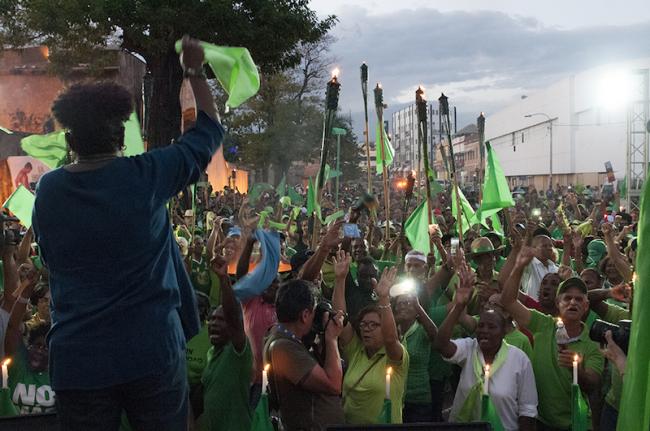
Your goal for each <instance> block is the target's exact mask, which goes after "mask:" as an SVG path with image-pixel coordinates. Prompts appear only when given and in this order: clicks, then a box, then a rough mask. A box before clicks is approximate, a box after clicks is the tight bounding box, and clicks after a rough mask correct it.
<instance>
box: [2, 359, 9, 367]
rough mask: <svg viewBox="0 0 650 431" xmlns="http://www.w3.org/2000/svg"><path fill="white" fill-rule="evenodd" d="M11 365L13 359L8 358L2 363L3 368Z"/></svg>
mask: <svg viewBox="0 0 650 431" xmlns="http://www.w3.org/2000/svg"><path fill="white" fill-rule="evenodd" d="M9 364H11V358H7V359H5V360H4V361H2V366H3V367H6V366H7V365H9Z"/></svg>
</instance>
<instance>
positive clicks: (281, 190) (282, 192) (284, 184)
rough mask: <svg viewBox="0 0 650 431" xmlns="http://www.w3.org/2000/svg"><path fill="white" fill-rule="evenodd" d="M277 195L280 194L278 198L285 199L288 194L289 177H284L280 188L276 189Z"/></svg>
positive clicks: (279, 184) (279, 185)
mask: <svg viewBox="0 0 650 431" xmlns="http://www.w3.org/2000/svg"><path fill="white" fill-rule="evenodd" d="M275 193H277V194H278V196H280V197H283V196H286V194H287V176H286V175H282V179H281V180H280V182H279V183H278V186H277V187H276V189H275Z"/></svg>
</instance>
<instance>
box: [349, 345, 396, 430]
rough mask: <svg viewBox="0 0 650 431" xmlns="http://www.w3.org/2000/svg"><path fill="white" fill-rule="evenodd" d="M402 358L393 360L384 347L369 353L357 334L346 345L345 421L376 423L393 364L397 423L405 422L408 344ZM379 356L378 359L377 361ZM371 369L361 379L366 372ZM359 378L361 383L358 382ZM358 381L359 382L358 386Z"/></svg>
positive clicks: (351, 422) (392, 386)
mask: <svg viewBox="0 0 650 431" xmlns="http://www.w3.org/2000/svg"><path fill="white" fill-rule="evenodd" d="M402 348H403V350H404V353H403V356H402V360H401V361H400V362H393V361H390V360H389V359H388V357H387V356H386V349H385V348H384V347H382V348H381V349H380V350H379V351H378V352H376V353H375V354H374V355H373V356H372V357H371V358H369V357H368V355H367V354H366V349H365V348H364V347H363V344H362V343H361V340H359V337H357V336H356V335H355V336H354V337H353V338H352V340H351V341H350V342H349V343H348V344H347V345H345V346H344V347H343V349H342V351H341V354H342V356H343V359H345V360H346V361H347V363H348V369H347V371H346V372H345V376H344V377H343V400H344V402H343V412H344V413H345V423H346V424H351V425H368V424H376V423H377V422H378V421H379V414H380V413H381V409H382V407H383V405H384V397H385V394H386V369H387V368H388V367H392V368H393V374H392V375H391V381H390V398H391V400H392V410H391V414H392V420H393V423H399V424H401V423H402V404H403V402H404V391H405V389H406V376H407V375H408V372H409V354H408V351H407V350H406V348H404V347H403V345H402ZM375 360H378V362H377V363H375V364H374V365H373V363H374V362H375ZM366 370H369V371H368V372H367V373H366V375H365V376H364V377H363V378H362V379H361V380H359V379H360V378H361V376H362V375H363V373H365V372H366ZM357 382H359V383H358V384H356V383H357ZM355 384H356V386H354V385H355Z"/></svg>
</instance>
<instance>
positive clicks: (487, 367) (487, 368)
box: [483, 364, 490, 395]
mask: <svg viewBox="0 0 650 431" xmlns="http://www.w3.org/2000/svg"><path fill="white" fill-rule="evenodd" d="M489 385H490V364H485V382H484V384H483V395H487V394H488V388H489Z"/></svg>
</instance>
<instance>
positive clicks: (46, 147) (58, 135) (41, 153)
mask: <svg viewBox="0 0 650 431" xmlns="http://www.w3.org/2000/svg"><path fill="white" fill-rule="evenodd" d="M20 146H21V147H22V149H23V151H24V152H26V153H27V154H29V155H30V156H32V157H33V158H35V159H38V160H40V161H41V162H43V163H45V164H46V165H47V166H49V167H50V168H52V169H54V168H58V167H59V166H63V164H64V163H65V157H66V155H67V154H68V144H67V142H66V140H65V132H64V131H63V130H58V131H56V132H52V133H48V134H47V135H30V136H27V137H25V138H23V139H21V140H20Z"/></svg>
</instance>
